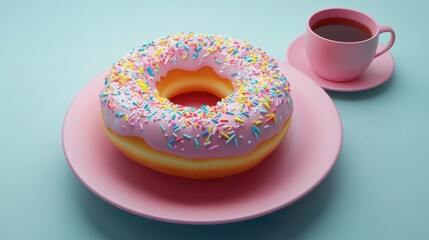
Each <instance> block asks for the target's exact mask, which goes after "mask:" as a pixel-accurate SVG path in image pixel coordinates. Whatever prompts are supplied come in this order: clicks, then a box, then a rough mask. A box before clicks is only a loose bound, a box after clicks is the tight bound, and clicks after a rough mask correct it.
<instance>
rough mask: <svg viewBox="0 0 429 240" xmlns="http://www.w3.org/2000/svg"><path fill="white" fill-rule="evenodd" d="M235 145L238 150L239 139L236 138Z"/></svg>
mask: <svg viewBox="0 0 429 240" xmlns="http://www.w3.org/2000/svg"><path fill="white" fill-rule="evenodd" d="M234 145H235V147H236V148H238V141H237V138H234Z"/></svg>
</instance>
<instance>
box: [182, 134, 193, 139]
mask: <svg viewBox="0 0 429 240" xmlns="http://www.w3.org/2000/svg"><path fill="white" fill-rule="evenodd" d="M183 137H184V138H187V139H192V137H191V136H189V135H188V134H186V133H185V134H183Z"/></svg>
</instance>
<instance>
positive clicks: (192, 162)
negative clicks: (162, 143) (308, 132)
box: [105, 116, 292, 179]
mask: <svg viewBox="0 0 429 240" xmlns="http://www.w3.org/2000/svg"><path fill="white" fill-rule="evenodd" d="M291 121H292V116H290V117H289V118H288V120H287V121H286V122H285V123H284V124H283V126H282V128H281V131H280V132H279V133H277V134H276V135H274V136H273V137H272V138H270V139H267V140H265V141H262V142H261V143H259V144H258V146H257V147H256V148H255V149H254V150H253V151H252V152H250V153H248V154H246V155H242V156H236V157H230V158H184V157H181V156H177V155H172V154H169V153H165V152H161V151H158V150H156V149H153V148H152V147H151V146H149V145H148V144H147V143H146V142H145V141H144V140H143V139H141V138H139V137H131V136H121V135H119V134H117V133H115V132H113V131H112V130H111V129H109V128H105V131H106V134H107V137H108V138H109V139H110V141H111V142H112V143H113V145H114V146H115V147H116V148H117V149H119V151H121V152H122V153H123V154H124V155H125V156H127V157H128V158H130V159H132V160H134V161H136V162H137V163H139V164H141V165H143V166H146V167H148V168H150V169H153V170H155V171H158V172H162V173H165V174H169V175H173V176H179V177H184V178H190V179H212V178H221V177H227V176H230V175H234V174H237V173H240V172H244V171H247V170H249V169H251V168H253V167H255V166H256V165H258V164H259V163H260V162H262V160H264V159H265V158H266V157H267V156H268V155H269V154H270V153H271V152H273V151H274V150H275V149H276V148H277V146H278V145H279V144H280V143H281V142H282V140H283V138H284V136H285V135H286V133H287V132H288V129H289V127H290V123H291Z"/></svg>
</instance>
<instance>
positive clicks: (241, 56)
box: [100, 33, 293, 158]
mask: <svg viewBox="0 0 429 240" xmlns="http://www.w3.org/2000/svg"><path fill="white" fill-rule="evenodd" d="M205 66H208V67H210V68H212V69H213V70H214V71H215V72H216V73H217V74H218V75H219V76H220V77H222V78H225V79H228V80H230V81H231V83H232V86H233V88H234V92H233V93H232V94H230V95H228V96H226V97H224V98H222V99H221V101H219V102H217V104H216V105H214V106H205V105H203V106H201V107H200V108H195V107H192V106H182V105H178V104H174V103H172V102H171V101H170V100H169V99H167V98H163V97H162V96H160V94H159V92H158V91H157V89H156V83H157V82H158V81H159V80H160V79H161V77H164V76H166V74H167V72H168V71H170V70H173V69H182V70H186V71H196V70H198V69H200V68H202V67H205ZM289 91H290V90H289V83H288V81H287V80H286V77H285V76H284V75H283V74H282V73H281V72H280V69H279V67H278V65H277V62H276V61H275V60H274V59H273V58H270V57H269V56H268V55H267V54H266V53H265V52H263V51H262V50H261V49H260V48H257V47H254V46H252V45H251V44H249V43H247V42H243V41H239V40H235V39H231V38H229V37H225V36H222V35H213V34H194V33H181V34H177V35H171V36H167V37H163V38H160V39H158V40H156V41H152V42H148V43H144V44H143V45H141V46H140V47H137V48H135V49H133V50H132V51H131V52H130V53H129V54H128V55H127V56H125V57H123V58H122V59H120V60H119V61H118V62H117V63H115V64H114V65H113V66H112V67H111V69H110V73H109V74H108V75H107V77H106V79H105V86H104V89H103V90H102V92H101V94H100V100H101V108H102V113H103V118H104V123H105V127H107V128H109V129H111V130H113V131H114V132H116V133H117V134H119V135H122V136H135V137H139V138H141V139H143V140H144V141H145V142H146V143H147V144H149V145H150V146H151V147H152V148H154V149H156V150H158V151H162V152H166V153H169V154H174V155H178V156H182V157H186V158H214V157H233V156H238V155H244V154H247V153H250V152H251V151H252V150H253V149H254V148H255V147H256V146H257V145H258V142H260V141H264V140H267V139H269V138H271V137H273V136H274V135H275V134H277V133H278V132H279V131H280V130H281V128H282V126H283V124H284V123H285V122H286V120H287V119H288V118H289V117H290V116H291V114H292V111H293V104H292V99H291V97H290V94H289Z"/></svg>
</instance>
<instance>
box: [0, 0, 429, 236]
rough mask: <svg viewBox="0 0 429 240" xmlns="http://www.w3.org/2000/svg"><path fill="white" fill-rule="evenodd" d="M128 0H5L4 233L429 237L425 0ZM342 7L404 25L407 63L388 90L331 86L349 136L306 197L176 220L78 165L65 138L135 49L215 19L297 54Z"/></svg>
mask: <svg viewBox="0 0 429 240" xmlns="http://www.w3.org/2000/svg"><path fill="white" fill-rule="evenodd" d="M122 2H123V1H113V2H111V3H107V2H105V1H94V2H91V3H87V1H55V2H54V1H53V2H47V1H34V2H21V1H7V2H6V1H4V0H0V83H1V84H0V89H1V90H0V102H1V106H2V107H1V110H0V116H1V118H0V119H1V120H0V121H1V124H0V239H174V238H177V239H429V227H428V225H429V207H428V202H429V186H428V183H429V174H428V170H429V153H428V148H429V137H428V136H429V128H428V123H429V99H428V92H429V72H428V60H427V56H428V55H429V47H428V39H429V34H428V32H427V23H428V22H429V13H428V12H427V10H428V8H429V5H427V4H426V3H425V2H424V1H416V0H415V1H411V0H408V1H391V0H384V1H375V0H372V1H370V0H366V1H289V2H287V1H268V0H267V1H241V2H240V1H235V2H232V1H231V2H229V1H205V3H202V2H203V1H187V0H184V1H176V2H173V1H155V0H153V1H134V2H131V1H127V2H124V3H122ZM328 7H348V8H355V9H358V10H361V11H364V12H366V13H368V14H369V15H371V16H373V17H374V18H375V19H376V20H377V21H378V22H379V23H380V24H381V25H390V26H392V27H393V28H394V29H395V30H396V33H397V42H396V44H395V46H394V47H393V48H392V49H391V53H392V55H393V57H394V59H395V62H396V69H395V73H394V76H393V77H392V79H391V80H390V81H389V82H387V83H386V84H384V85H382V86H380V87H378V88H376V89H373V90H369V91H365V92H360V93H334V92H331V93H329V94H330V96H331V97H332V98H333V100H334V101H335V104H336V105H337V107H338V109H339V111H340V114H341V117H342V121H343V127H344V145H343V148H342V152H341V155H340V157H339V159H338V162H337V164H336V166H335V167H334V169H333V171H332V172H331V173H330V175H329V176H328V177H327V178H326V180H325V181H324V182H323V183H322V184H321V185H319V186H318V187H317V188H316V189H315V190H314V191H312V192H311V193H310V194H309V195H307V196H306V197H304V198H303V199H301V200H299V201H298V202H296V203H295V204H293V205H291V206H288V207H286V208H284V209H282V210H280V211H277V212H275V213H272V214H269V215H267V216H264V217H260V218H257V219H253V220H249V221H244V222H240V223H233V224H224V225H217V226H189V225H178V224H170V223H163V222H157V221H153V220H149V219H145V218H141V217H138V216H134V215H132V214H129V213H126V212H124V211H122V210H120V209H117V208H115V207H113V206H111V205H109V204H107V203H105V202H104V201H102V200H100V199H99V198H97V197H96V196H94V195H93V194H92V193H91V192H89V191H88V190H87V189H86V188H85V187H84V186H83V185H82V184H81V183H80V182H79V181H78V180H77V178H76V177H75V176H74V175H73V173H72V172H71V170H70V169H69V167H68V165H67V163H66V160H65V157H64V154H63V151H62V146H61V127H62V122H63V119H64V116H65V114H66V110H67V108H68V106H69V104H70V103H71V101H72V99H73V98H74V96H75V95H76V94H77V92H78V91H79V90H80V89H81V88H82V87H84V86H85V84H86V83H87V82H88V81H89V80H90V79H91V78H92V77H94V76H96V75H97V74H98V73H100V72H102V71H103V70H105V69H107V68H108V67H109V66H110V65H111V64H112V63H113V62H114V61H116V60H117V59H119V58H120V57H121V56H123V55H125V54H126V53H127V52H128V51H129V50H130V49H131V48H133V47H135V46H137V45H139V44H140V43H142V42H144V41H150V40H153V39H155V38H157V37H160V36H163V35H168V34H173V33H177V32H180V31H194V32H211V33H221V34H225V35H228V36H232V37H234V38H238V39H243V40H247V41H249V42H252V43H253V44H255V45H257V46H259V47H261V48H262V49H264V50H266V51H267V52H268V53H269V54H270V55H272V56H274V57H276V58H279V59H282V60H284V59H285V52H286V48H287V46H288V45H289V44H290V43H291V42H292V41H293V40H294V39H295V38H296V37H297V36H299V35H300V34H302V33H303V32H304V29H305V24H306V20H307V18H308V17H309V16H310V15H311V14H312V13H313V12H315V11H317V10H320V9H323V8H328ZM418 26H419V27H418ZM382 41H384V42H386V41H387V39H386V37H383V38H382ZM309 97H311V96H309ZM327 141H329V139H327Z"/></svg>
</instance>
